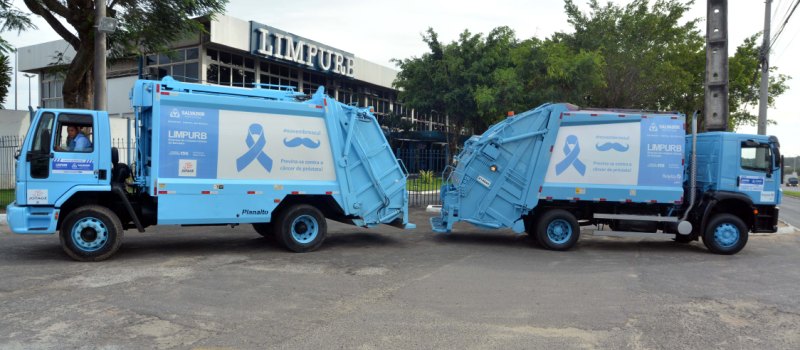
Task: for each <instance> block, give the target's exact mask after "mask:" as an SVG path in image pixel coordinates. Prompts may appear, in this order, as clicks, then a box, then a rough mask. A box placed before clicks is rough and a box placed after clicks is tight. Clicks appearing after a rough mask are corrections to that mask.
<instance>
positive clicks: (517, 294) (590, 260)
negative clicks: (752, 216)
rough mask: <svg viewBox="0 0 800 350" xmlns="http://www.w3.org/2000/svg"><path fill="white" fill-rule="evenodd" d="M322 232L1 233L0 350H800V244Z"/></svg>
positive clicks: (420, 219) (757, 239) (785, 240)
mask: <svg viewBox="0 0 800 350" xmlns="http://www.w3.org/2000/svg"><path fill="white" fill-rule="evenodd" d="M427 215H428V214H426V213H424V212H421V211H416V212H414V213H413V216H412V218H413V221H414V222H416V223H417V224H418V225H419V227H420V229H417V230H416V231H410V232H406V231H401V230H398V229H395V228H391V227H382V228H380V229H378V230H365V229H356V228H352V227H350V226H343V225H338V224H333V223H331V224H330V226H331V235H330V236H329V238H328V240H327V241H326V244H325V245H324V246H323V247H322V248H321V249H320V250H319V251H317V252H314V253H308V254H294V253H288V252H285V251H283V250H281V249H279V248H277V247H276V246H275V245H274V244H272V243H271V242H270V241H269V240H267V239H264V238H261V237H260V236H258V235H257V234H256V233H255V232H253V231H252V229H251V228H250V227H238V228H236V229H230V228H219V227H211V228H209V227H206V228H198V227H195V228H175V227H159V228H155V229H152V230H149V231H148V233H144V234H141V233H137V232H134V231H128V232H127V236H126V237H125V242H124V244H123V246H122V248H121V250H120V251H119V252H118V254H117V255H116V256H115V257H114V258H112V259H111V260H109V261H105V262H101V263H77V262H73V261H71V260H69V259H68V258H67V257H66V256H65V255H64V254H63V253H62V252H61V249H60V247H59V246H58V238H57V237H55V236H19V235H12V234H10V233H9V232H8V228H7V227H5V226H2V227H0V315H2V317H0V348H2V349H15V348H45V349H47V348H51V349H65V348H114V349H117V348H122V349H143V348H236V349H240V348H244V349H263V348H287V349H304V348H313V349H328V348H348V349H350V348H359V349H393V348H413V349H418V348H454V349H475V348H504V349H536V348H542V349H562V348H563V349H587V348H588V349H591V348H615V349H616V348H628V349H686V348H694V349H708V348H719V349H726V348H731V349H740V348H745V349H798V348H800V332H798V329H800V302H799V301H798V300H800V289H798V288H800V234H797V233H795V234H785V235H762V236H753V237H751V239H750V241H749V244H748V246H747V247H746V248H745V249H744V250H743V251H742V252H740V253H739V254H737V255H734V256H719V255H714V254H710V253H708V252H707V251H706V249H705V247H703V245H702V243H698V242H694V243H691V244H688V245H681V244H678V243H674V242H671V241H669V240H667V239H665V240H637V239H619V238H600V237H591V236H588V235H585V236H584V237H583V238H582V239H581V241H580V242H579V244H578V246H577V247H576V249H574V250H573V251H569V252H552V251H545V250H542V249H539V248H537V247H536V246H535V245H534V244H533V241H532V240H531V239H530V238H528V237H527V236H515V235H514V234H512V233H511V232H509V231H479V230H476V229H473V228H471V227H470V226H468V225H457V231H458V232H456V233H454V234H451V235H447V236H443V235H438V236H437V235H432V234H431V233H429V230H428V225H427V222H426V220H427Z"/></svg>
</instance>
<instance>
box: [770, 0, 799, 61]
mask: <svg viewBox="0 0 800 350" xmlns="http://www.w3.org/2000/svg"><path fill="white" fill-rule="evenodd" d="M797 5H800V0H795V2H794V6H793V7H792V10H791V11H790V12H788V14H787V15H786V19H785V20H784V21H783V24H781V28H780V29H778V32H777V33H775V35H774V36H773V37H772V40H770V43H769V49H770V50H771V49H772V46H773V45H775V42H776V41H777V40H778V38H779V37H780V36H781V33H783V30H784V29H785V28H786V24H787V23H789V19H790V18H792V15H793V14H794V10H796V9H797ZM789 6H791V5H789Z"/></svg>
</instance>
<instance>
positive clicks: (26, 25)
mask: <svg viewBox="0 0 800 350" xmlns="http://www.w3.org/2000/svg"><path fill="white" fill-rule="evenodd" d="M27 29H36V26H35V25H34V24H33V23H32V22H31V19H30V18H29V17H28V14H27V13H25V12H22V11H20V10H18V9H17V8H16V7H14V5H12V1H11V0H0V33H5V32H10V31H16V32H17V34H19V33H20V32H22V31H23V30H27ZM14 51H15V50H14V47H12V46H11V44H9V43H8V41H6V39H5V38H0V54H3V55H8V54H9V53H11V52H14Z"/></svg>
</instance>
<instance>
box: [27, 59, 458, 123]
mask: <svg viewBox="0 0 800 350" xmlns="http://www.w3.org/2000/svg"><path fill="white" fill-rule="evenodd" d="M143 64H144V66H145V71H146V72H152V73H151V74H152V75H157V76H150V77H149V78H150V79H161V78H163V77H165V76H167V75H169V76H172V77H173V78H174V79H176V80H179V81H185V82H192V83H205V84H217V85H226V86H234V87H244V88H252V87H255V86H257V85H260V86H264V87H268V86H290V87H293V88H294V89H295V90H297V91H301V92H303V93H305V94H313V93H314V92H315V91H316V90H317V88H319V87H320V86H324V87H325V90H326V93H327V94H328V95H329V96H332V97H333V98H335V99H336V100H338V101H340V102H342V103H345V104H348V105H353V106H359V107H367V106H371V107H373V110H374V113H375V115H376V116H377V117H378V121H379V122H381V123H382V124H384V123H386V122H388V121H389V120H390V119H389V116H391V115H395V116H400V117H401V119H402V120H404V121H405V122H406V123H405V125H406V126H410V127H411V128H412V130H416V131H429V130H432V131H446V129H447V120H446V118H445V117H444V116H443V115H440V114H438V113H437V112H436V111H432V112H431V113H427V114H423V113H419V112H416V111H414V110H412V109H409V108H405V107H404V106H403V105H402V104H401V103H399V102H398V101H397V91H396V90H394V89H392V88H388V87H381V86H376V85H372V84H368V83H362V82H360V81H357V80H354V79H352V78H348V77H344V76H339V75H332V74H323V73H320V72H317V71H313V70H309V69H306V68H305V67H302V66H293V65H290V64H283V63H278V62H275V61H272V60H268V59H263V58H258V57H254V56H251V55H248V54H247V53H237V52H232V50H230V51H229V50H227V49H224V48H222V47H215V46H211V47H206V46H205V45H200V46H193V47H182V48H176V49H173V50H172V51H170V52H169V53H164V54H151V55H147V56H145V58H144V62H143ZM113 68H114V67H109V71H111V70H112V69H113ZM125 68H126V69H128V70H127V71H125V72H124V73H125V74H121V75H120V76H130V75H133V74H135V68H133V69H129V68H132V67H125ZM40 82H41V86H40V89H41V90H40V91H41V94H40V96H41V105H42V107H46V108H61V107H63V106H64V102H63V98H62V88H63V85H64V79H63V73H49V72H47V71H45V72H44V73H42V75H41V80H40ZM393 119H395V120H396V118H393ZM387 127H390V128H394V127H398V126H387Z"/></svg>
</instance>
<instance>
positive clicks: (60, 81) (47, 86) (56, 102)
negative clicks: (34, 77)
mask: <svg viewBox="0 0 800 350" xmlns="http://www.w3.org/2000/svg"><path fill="white" fill-rule="evenodd" d="M41 77H42V80H41V83H42V86H41V87H40V90H39V91H41V94H40V95H41V96H40V98H41V100H42V107H44V108H64V97H63V95H62V91H63V89H64V78H63V77H62V76H61V75H60V74H58V73H44V74H42V75H41Z"/></svg>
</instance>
